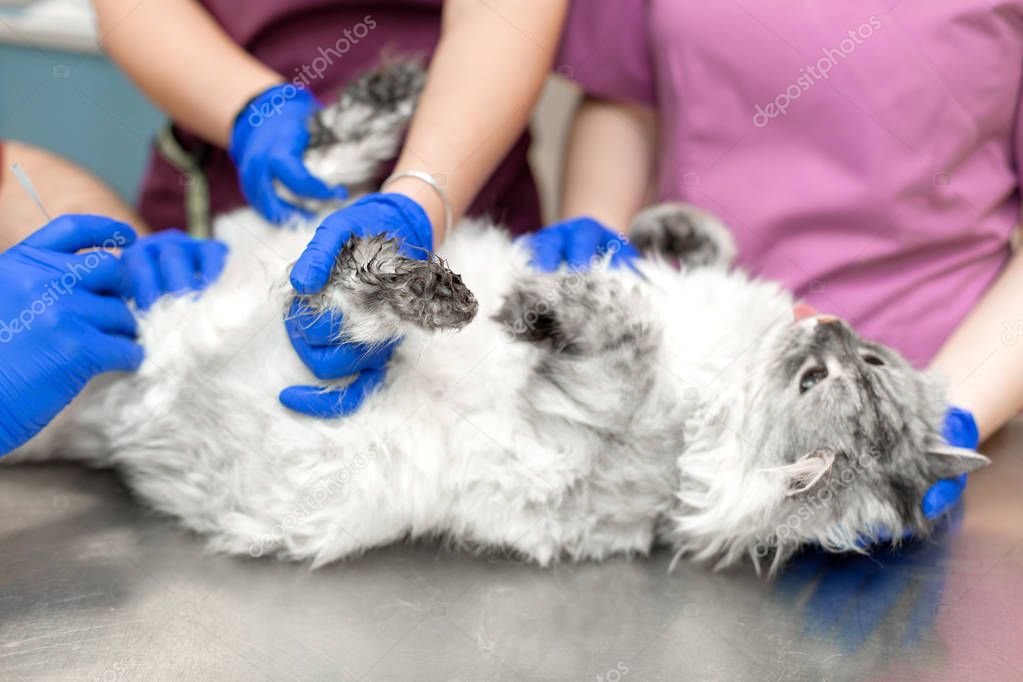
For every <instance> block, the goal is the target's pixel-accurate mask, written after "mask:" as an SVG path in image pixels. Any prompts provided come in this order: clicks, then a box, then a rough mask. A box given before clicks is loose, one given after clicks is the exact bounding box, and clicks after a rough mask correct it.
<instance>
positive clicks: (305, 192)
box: [229, 83, 348, 223]
mask: <svg viewBox="0 0 1023 682" xmlns="http://www.w3.org/2000/svg"><path fill="white" fill-rule="evenodd" d="M322 108H323V105H322V104H320V102H319V101H318V100H317V99H316V97H315V96H314V95H313V94H312V93H311V92H310V91H309V90H308V89H305V88H298V87H295V86H294V85H292V84H291V83H284V84H282V85H275V86H274V87H272V88H269V89H267V90H266V91H264V92H262V93H260V94H259V95H257V96H256V97H255V98H254V99H252V101H250V102H249V103H248V104H247V105H246V106H245V107H243V108H242V110H241V111H240V112H238V115H237V117H236V118H235V121H234V127H233V129H232V130H231V143H230V147H229V152H230V155H231V159H232V160H233V161H234V163H235V166H237V167H238V177H239V180H240V181H241V186H242V193H243V194H245V198H246V199H248V201H249V203H250V204H252V206H253V207H255V209H256V210H257V211H259V212H260V213H261V214H263V216H264V217H265V218H266V219H267V220H269V221H271V222H274V223H283V222H284V221H286V220H288V219H289V218H291V217H292V216H294V215H295V214H302V215H304V214H305V213H304V212H303V211H302V210H301V209H299V208H298V207H296V206H294V205H292V204H290V203H288V202H286V201H284V200H283V199H281V198H280V197H279V196H277V193H276V191H275V190H274V180H275V179H276V180H278V181H280V182H281V183H283V184H284V185H285V186H286V187H287V188H288V189H289V190H291V192H292V193H293V194H295V195H297V196H303V197H312V198H314V199H334V198H338V199H344V198H345V197H347V196H348V192H347V191H345V189H344V188H343V187H336V188H331V187H328V186H327V185H326V184H325V183H324V182H323V181H322V180H320V179H319V178H317V177H315V176H313V174H312V173H310V172H309V170H308V169H307V168H306V167H305V165H304V164H303V163H302V155H303V153H304V152H305V149H306V146H307V145H308V144H309V132H308V129H307V128H306V121H307V120H308V119H309V117H310V116H311V115H312V114H313V113H315V112H316V111H318V110H319V109H322Z"/></svg>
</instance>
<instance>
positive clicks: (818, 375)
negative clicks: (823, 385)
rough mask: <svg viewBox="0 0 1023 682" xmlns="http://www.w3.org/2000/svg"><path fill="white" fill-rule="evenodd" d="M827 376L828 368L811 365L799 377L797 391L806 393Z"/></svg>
mask: <svg viewBox="0 0 1023 682" xmlns="http://www.w3.org/2000/svg"><path fill="white" fill-rule="evenodd" d="M827 378H828V370H827V369H825V368H824V367H811V368H810V369H808V370H806V371H805V372H803V376H801V377H800V378H799V392H800V393H806V392H807V391H809V390H810V389H811V388H813V387H814V386H816V385H817V384H819V383H820V382H822V381H824V380H825V379H827Z"/></svg>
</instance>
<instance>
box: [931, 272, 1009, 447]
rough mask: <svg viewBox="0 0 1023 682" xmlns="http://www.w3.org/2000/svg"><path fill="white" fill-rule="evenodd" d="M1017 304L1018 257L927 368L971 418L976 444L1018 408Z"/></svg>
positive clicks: (949, 396)
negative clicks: (977, 437)
mask: <svg viewBox="0 0 1023 682" xmlns="http://www.w3.org/2000/svg"><path fill="white" fill-rule="evenodd" d="M1021 299H1023V253H1019V252H1017V253H1016V254H1014V255H1013V256H1012V258H1011V260H1010V261H1009V263H1008V265H1007V266H1006V267H1005V270H1003V271H1002V273H1001V275H1000V276H999V277H998V279H997V280H996V281H995V283H994V284H993V285H992V286H991V288H990V289H989V290H988V291H987V292H986V293H985V294H984V296H983V297H982V298H981V299H980V301H979V302H978V303H977V305H976V306H975V307H974V308H973V310H971V311H970V313H969V314H968V315H967V316H966V318H965V319H964V320H963V321H962V323H961V324H960V325H959V327H958V328H957V329H956V330H955V331H954V332H953V333H952V336H950V337H949V338H948V340H947V341H946V342H945V344H944V346H942V348H941V350H939V351H938V354H937V356H935V358H934V360H933V361H932V363H931V369H932V370H934V371H936V372H937V373H939V374H941V375H943V376H944V377H945V378H946V379H947V380H948V387H949V388H948V399H949V402H950V403H952V404H953V405H958V406H960V407H963V408H965V409H967V410H969V411H970V412H972V413H973V416H974V418H975V419H976V421H977V427H978V429H979V431H980V440H981V441H984V439H986V438H987V437H988V436H990V435H992V434H993V433H994V432H995V431H997V430H998V429H999V428H1001V427H1002V426H1003V425H1004V424H1005V423H1006V422H1007V421H1009V419H1011V418H1012V417H1013V416H1015V415H1017V414H1019V412H1020V410H1021V408H1023V343H1020V342H1019V341H1020V339H1019V338H1018V337H1017V336H1016V335H1015V334H1014V332H1013V329H1014V328H1013V327H1012V325H1013V322H1014V321H1016V320H1019V319H1020V318H1021V317H1023V313H1021V309H1020V300H1021ZM1007 325H1008V329H1007ZM1007 331H1008V332H1013V333H1007Z"/></svg>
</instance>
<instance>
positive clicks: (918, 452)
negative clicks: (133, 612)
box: [10, 64, 987, 573]
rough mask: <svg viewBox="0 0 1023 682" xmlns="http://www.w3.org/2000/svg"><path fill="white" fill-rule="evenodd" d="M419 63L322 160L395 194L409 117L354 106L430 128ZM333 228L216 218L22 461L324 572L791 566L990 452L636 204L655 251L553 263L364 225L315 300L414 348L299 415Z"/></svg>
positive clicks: (374, 339)
mask: <svg viewBox="0 0 1023 682" xmlns="http://www.w3.org/2000/svg"><path fill="white" fill-rule="evenodd" d="M408 69H409V67H408V65H407V64H404V65H402V66H401V68H400V69H397V68H396V67H395V66H394V65H389V66H386V67H383V68H381V69H379V70H377V71H374V72H371V73H370V74H367V75H366V76H364V77H363V79H361V80H360V81H359V82H357V83H355V84H353V86H352V87H350V88H349V89H348V91H347V92H346V93H345V94H344V95H342V97H341V100H340V103H339V104H337V105H335V107H334V108H332V109H331V108H328V111H327V112H326V113H324V114H322V115H321V116H320V117H319V118H318V119H317V120H318V121H319V122H320V123H319V124H317V123H314V127H315V125H325V126H327V127H328V128H329V127H330V123H329V121H341V120H345V119H348V120H349V123H348V124H345V125H342V126H341V128H342V129H341V130H339V131H338V132H337V133H333V134H327V133H323V134H321V135H320V136H319V137H317V136H314V140H317V143H318V144H319V145H320V146H318V147H317V148H315V149H314V150H311V152H310V154H307V163H308V165H309V166H310V170H311V171H313V172H314V173H316V174H317V175H319V176H320V177H322V178H323V179H325V180H326V181H328V182H331V183H336V182H338V181H339V177H340V176H345V178H346V179H345V180H344V181H345V182H346V183H348V184H349V185H351V186H357V185H359V184H360V183H361V184H363V185H366V186H372V180H371V175H372V173H374V172H375V170H376V167H377V164H378V163H379V162H380V161H383V160H385V159H386V157H387V155H390V154H393V152H394V150H395V149H396V145H397V141H396V138H397V136H398V135H400V127H401V126H400V125H396V124H395V119H394V118H393V117H392V118H391V119H388V121H389V123H388V124H387V125H384V126H379V127H375V126H372V125H367V126H365V129H364V133H363V134H362V136H361V137H360V136H359V135H357V134H355V132H353V131H356V130H357V128H356V126H353V125H351V123H350V120H351V119H352V118H353V116H350V115H349V114H351V112H350V111H347V109H349V108H350V109H352V110H358V111H361V112H362V114H360V115H361V116H362V118H363V120H364V121H367V122H372V121H373V120H374V116H373V115H372V111H374V110H380V111H382V112H383V113H382V114H381V118H382V119H383V118H385V116H384V114H393V113H394V112H396V111H400V112H401V113H400V114H398V115H397V117H398V118H399V119H402V120H407V118H408V116H410V115H411V111H412V109H413V108H414V107H413V106H407V105H408V103H409V102H410V101H411V102H413V103H414V100H415V97H416V96H417V95H418V89H419V88H420V87H421V85H422V79H419V78H409V77H408V76H409V73H408ZM392 76H393V77H392ZM373 84H376V85H377V86H378V87H367V85H373ZM367 111H368V112H370V113H369V114H367V113H365V112H367ZM324 121H327V123H324ZM381 131H383V132H381ZM373 136H382V137H385V138H387V139H386V140H376V141H372V140H369V139H367V138H370V137H373ZM353 147H354V148H357V149H358V150H360V151H359V152H358V153H355V152H352V148H353ZM331 150H333V151H331ZM356 155H357V156H359V157H360V160H359V162H358V164H357V165H358V169H355V170H353V168H351V167H342V166H343V164H342V165H339V163H338V161H337V160H338V159H345V158H352V157H353V156H356ZM317 158H318V159H320V160H321V161H322V163H321V162H318V161H317V160H316V159H317ZM324 164H327V165H329V168H325V167H324ZM319 208H321V209H324V208H325V207H323V206H320V207H319ZM316 224H317V222H316V221H315V220H311V221H306V222H305V223H304V224H302V225H299V226H297V227H296V228H295V229H279V228H274V227H272V226H270V225H269V224H267V223H266V221H264V220H263V219H262V218H261V217H259V216H258V215H257V214H256V213H255V212H254V211H253V210H251V209H241V210H239V211H236V212H233V213H229V214H226V215H224V216H221V217H219V218H218V219H217V221H216V224H215V229H216V233H217V235H218V236H219V237H221V238H222V239H224V240H225V241H227V243H228V244H229V245H230V247H231V252H230V256H229V259H228V262H227V265H226V267H225V270H224V272H223V274H222V275H221V277H220V278H219V280H218V281H217V282H215V283H214V284H213V285H212V286H210V287H209V289H207V290H206V291H205V292H204V293H202V294H201V295H199V296H179V297H164V298H162V299H161V300H159V301H158V302H157V303H156V304H155V305H154V306H153V307H152V308H151V309H150V310H149V311H148V312H147V313H145V314H140V315H139V330H140V340H141V343H142V344H143V346H144V347H145V350H146V359H145V362H144V363H143V365H142V367H141V369H140V370H139V371H138V372H137V373H133V374H118V375H106V376H103V377H101V378H99V379H97V380H94V381H93V382H92V383H90V385H89V386H88V387H87V389H86V391H85V392H84V393H83V394H82V395H81V396H79V398H78V399H76V400H75V401H74V402H73V403H72V405H71V406H69V408H68V409H67V410H65V411H64V412H63V413H62V414H61V415H60V416H59V417H58V418H57V419H56V420H55V421H54V422H53V423H52V424H51V425H50V426H48V427H47V428H46V429H45V430H44V431H43V432H42V433H41V434H39V435H38V436H37V437H36V438H35V439H33V440H32V441H30V442H29V443H28V444H27V445H26V446H24V447H23V448H21V449H20V450H19V451H18V452H16V453H15V454H14V455H13V456H12V457H11V458H10V461H31V460H43V459H51V458H56V457H61V458H70V459H78V460H82V461H85V462H87V463H90V464H92V465H95V466H110V467H115V468H116V469H117V470H119V471H120V472H121V474H122V475H123V476H124V478H125V480H126V482H127V485H128V487H129V488H130V489H131V490H132V491H134V493H135V494H136V495H137V496H138V497H139V498H140V499H141V500H142V501H143V502H145V503H146V504H148V505H150V506H152V507H154V508H156V509H158V510H160V511H162V512H165V513H167V514H170V515H172V516H174V517H176V518H178V519H179V520H180V521H181V523H182V524H183V525H184V526H186V527H187V528H190V529H192V530H194V531H196V532H198V533H200V534H202V535H204V536H207V537H208V542H209V545H210V547H211V548H212V549H214V550H217V551H222V552H228V553H233V554H249V555H252V556H262V555H274V556H277V557H280V558H284V559H291V560H311V562H312V564H313V565H314V566H319V565H323V564H325V563H328V562H332V561H335V560H339V559H344V558H347V557H352V556H355V555H358V554H359V553H361V552H364V551H366V550H369V549H371V548H373V547H379V546H382V545H386V544H389V543H393V542H395V541H399V540H402V539H405V538H420V537H440V538H444V539H446V540H448V541H451V542H453V543H456V544H458V545H460V546H464V547H467V548H472V549H475V550H479V549H503V550H510V551H513V552H517V553H519V554H521V555H523V556H525V557H527V558H529V559H531V560H534V561H536V562H537V563H539V564H542V565H546V564H549V563H551V562H553V561H557V560H559V559H566V558H567V559H573V560H584V559H593V560H599V559H603V558H605V557H608V556H611V555H618V554H622V555H642V554H646V553H647V552H649V551H650V549H651V547H653V546H654V545H655V544H658V543H664V544H668V545H670V546H671V547H673V548H674V549H675V551H676V552H677V555H678V556H686V557H692V558H693V559H696V560H714V561H715V562H716V565H717V566H727V565H731V564H734V563H736V562H738V561H739V560H741V559H742V558H743V557H749V558H750V559H751V560H752V562H753V563H754V565H755V566H756V568H757V570H758V571H759V570H760V569H761V567H762V566H766V567H767V570H768V571H769V572H771V573H773V572H775V571H777V570H778V569H779V568H780V567H781V566H782V565H783V564H784V562H785V560H786V559H787V558H788V557H789V556H790V555H791V554H792V553H793V552H795V551H796V550H797V549H798V548H799V546H800V545H802V544H804V543H817V544H819V545H820V546H822V547H824V548H826V549H828V550H833V551H849V550H852V551H860V550H862V548H863V547H864V546H866V545H867V544H869V542H871V541H872V540H874V539H876V538H877V537H878V534H879V533H880V532H881V531H882V530H884V531H886V532H888V533H890V534H891V535H892V536H893V537H896V538H898V537H901V536H902V534H903V533H904V532H912V533H915V534H917V535H926V534H927V533H928V532H929V531H930V530H931V528H932V522H931V521H930V520H928V519H927V518H925V517H924V516H923V514H922V512H921V509H920V500H921V498H922V496H923V494H924V492H925V490H926V489H927V488H928V487H929V486H930V485H931V484H933V483H934V482H935V481H936V480H938V479H941V478H948V477H951V476H955V475H958V474H960V473H963V472H965V471H970V470H973V469H976V468H978V467H979V466H983V465H984V464H986V463H987V460H986V458H984V457H983V456H981V455H978V454H976V453H973V452H972V451H966V450H961V449H957V448H952V447H949V446H947V445H945V444H944V443H943V442H942V439H941V436H940V426H941V422H942V417H943V413H944V411H945V409H946V405H945V402H944V397H943V395H944V392H943V390H942V387H941V385H940V382H938V381H937V380H936V379H934V378H932V377H930V376H928V375H927V374H925V373H923V372H920V371H918V370H916V369H914V368H913V367H911V366H910V365H909V364H908V363H907V362H906V361H905V360H904V359H903V358H901V357H900V356H899V355H898V353H896V352H895V351H893V350H891V349H889V348H886V347H884V346H881V345H878V344H875V343H872V342H869V341H867V340H864V339H862V338H860V337H859V336H858V335H857V334H856V333H855V332H854V331H853V330H852V329H851V328H850V327H849V325H847V324H846V323H845V322H843V321H841V320H838V319H835V318H832V317H828V316H821V315H805V316H804V315H794V314H793V310H794V302H793V299H792V296H791V295H790V294H789V293H787V292H786V291H784V290H783V289H782V288H781V287H780V286H779V285H777V284H775V283H772V282H765V281H759V280H756V279H752V278H750V277H749V276H748V275H746V274H745V273H743V272H741V271H738V270H736V269H733V268H731V261H732V259H733V258H734V255H735V247H734V244H733V243H732V241H731V238H730V237H729V235H728V232H727V229H726V228H725V227H724V226H723V225H721V224H720V223H719V222H718V221H717V220H716V219H715V218H713V217H712V216H710V215H708V214H705V213H703V212H701V211H699V210H697V209H695V208H693V207H691V206H687V205H681V204H668V205H662V206H657V207H654V208H651V209H648V210H647V211H644V212H643V213H641V214H640V215H639V216H637V218H636V220H635V223H634V225H633V227H632V229H631V231H630V234H631V238H632V240H633V242H634V243H635V245H637V246H638V247H639V248H641V249H645V250H646V251H647V252H648V253H649V257H648V258H645V259H642V260H640V261H638V262H636V264H635V267H623V268H611V267H609V266H608V265H607V261H608V259H607V257H606V255H605V256H604V257H598V258H595V259H594V263H593V267H592V268H588V269H584V270H580V271H571V270H567V269H563V270H561V271H559V272H555V273H541V272H537V271H535V270H534V269H533V268H532V267H531V266H530V263H529V261H530V254H529V251H528V249H527V247H526V246H525V245H524V244H523V243H521V242H518V241H513V240H512V239H511V238H510V237H509V236H508V235H507V234H506V233H505V232H504V231H502V230H500V229H499V228H498V227H496V226H494V225H491V224H489V223H487V222H486V221H483V220H464V221H462V223H461V224H460V225H459V226H458V227H457V228H456V230H455V231H454V233H453V234H451V235H450V237H449V238H448V239H447V241H446V242H445V243H444V244H443V245H442V247H441V249H440V251H439V254H437V255H436V256H432V257H431V258H430V259H428V260H414V259H409V258H407V257H405V256H403V255H401V254H400V253H399V251H398V246H399V245H398V244H397V242H396V241H395V240H393V239H390V238H388V237H386V236H381V237H372V238H358V239H352V240H350V241H349V242H348V243H347V244H346V245H345V247H344V248H343V250H342V253H341V255H340V256H339V258H338V260H337V263H336V265H335V269H334V272H333V276H332V278H331V281H330V283H329V284H328V285H327V288H326V289H325V290H324V292H323V293H322V294H320V295H316V296H312V297H307V298H306V300H305V303H306V304H307V305H309V306H311V307H313V308H315V309H320V310H341V311H343V312H344V316H345V327H344V330H343V337H344V339H345V340H349V341H355V342H360V343H365V344H368V345H374V344H378V343H383V342H385V341H387V340H389V339H392V338H395V337H399V336H400V337H403V341H402V343H401V344H400V345H398V347H397V350H396V351H395V353H394V356H393V358H392V360H391V361H390V363H389V366H388V371H387V378H386V380H385V382H384V384H383V385H382V386H381V387H380V388H378V390H376V391H375V392H374V393H372V394H371V395H369V396H368V398H367V399H366V401H365V403H364V404H363V405H362V406H361V408H360V409H359V410H358V411H356V412H355V413H353V414H351V415H349V416H347V417H344V418H340V419H331V420H323V419H316V418H311V417H307V416H304V415H300V414H297V413H293V412H290V411H288V410H286V409H285V408H283V407H282V406H281V405H280V404H279V402H278V399H277V395H278V392H279V391H280V390H281V389H283V388H285V387H287V386H290V385H294V384H317V383H318V384H321V385H323V386H325V387H327V386H339V385H344V384H345V381H344V380H342V381H340V382H331V381H321V380H319V379H317V378H316V377H314V376H312V375H311V374H310V372H309V370H308V369H307V368H306V367H305V366H304V365H303V364H302V363H301V361H300V360H299V358H298V357H297V355H296V354H295V353H294V351H293V350H292V347H291V345H290V343H289V340H288V338H287V334H286V331H285V326H284V324H283V316H284V314H285V311H287V310H288V308H289V306H290V303H291V302H292V300H293V297H294V291H293V290H292V289H291V288H290V286H289V284H288V274H289V270H290V266H291V264H292V263H293V262H294V260H295V259H296V258H297V256H298V255H299V254H300V253H301V251H302V249H303V247H304V246H305V244H306V243H307V242H308V240H309V237H310V234H311V230H312V229H313V228H314V227H315V225H316ZM613 247H614V245H612V248H613ZM676 261H677V262H680V263H681V265H682V267H676V265H677V263H676ZM455 273H459V274H455Z"/></svg>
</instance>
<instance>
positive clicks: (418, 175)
mask: <svg viewBox="0 0 1023 682" xmlns="http://www.w3.org/2000/svg"><path fill="white" fill-rule="evenodd" d="M399 178H415V179H416V180H422V181H423V182H425V183H426V184H427V185H429V186H430V187H432V188H433V191H434V192H436V193H437V196H439V197H440V202H441V205H443V206H444V235H445V236H447V235H449V234H451V222H452V217H451V202H450V201H448V195H447V194H445V193H444V190H443V189H441V186H440V183H439V182H437V178H435V177H433V176H432V175H430V174H429V173H424V172H423V171H417V170H408V171H401V172H400V173H395V174H394V175H392V176H390V177H389V178H387V179H386V180H384V181H383V182H382V183H381V184H380V189H381V190H383V189H384V188H385V187H387V186H388V185H389V184H391V183H392V182H394V181H395V180H398V179H399Z"/></svg>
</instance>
